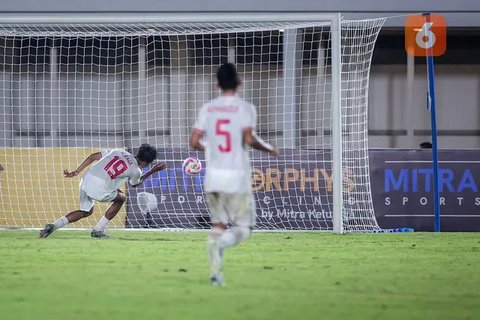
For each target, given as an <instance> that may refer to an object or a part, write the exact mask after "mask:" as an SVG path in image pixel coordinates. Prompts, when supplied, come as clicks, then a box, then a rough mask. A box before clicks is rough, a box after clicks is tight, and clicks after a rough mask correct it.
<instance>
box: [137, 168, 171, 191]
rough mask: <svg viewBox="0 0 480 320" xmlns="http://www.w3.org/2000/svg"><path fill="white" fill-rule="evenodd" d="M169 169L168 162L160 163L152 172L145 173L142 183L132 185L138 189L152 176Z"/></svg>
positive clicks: (141, 178) (141, 179)
mask: <svg viewBox="0 0 480 320" xmlns="http://www.w3.org/2000/svg"><path fill="white" fill-rule="evenodd" d="M165 169H167V163H166V162H160V163H156V164H155V165H154V166H153V167H152V168H151V169H150V170H148V171H147V172H145V173H144V174H143V175H142V176H141V177H140V182H139V183H136V184H132V186H133V187H137V186H139V185H141V184H142V183H143V181H145V180H146V179H147V178H148V177H150V176H151V175H152V174H154V173H155V172H158V171H162V170H165Z"/></svg>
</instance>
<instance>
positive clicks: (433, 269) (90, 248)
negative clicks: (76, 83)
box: [0, 230, 480, 320]
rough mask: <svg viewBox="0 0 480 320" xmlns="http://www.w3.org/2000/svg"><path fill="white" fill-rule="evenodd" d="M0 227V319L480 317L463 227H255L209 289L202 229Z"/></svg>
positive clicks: (473, 259)
mask: <svg viewBox="0 0 480 320" xmlns="http://www.w3.org/2000/svg"><path fill="white" fill-rule="evenodd" d="M111 234H112V235H113V237H114V239H109V240H97V239H91V238H90V235H89V232H87V231H63V232H62V231H60V232H56V233H55V234H53V235H52V236H51V237H50V238H48V239H38V238H37V232H34V231H13V230H9V231H0V256H1V259H0V317H1V319H5V320H6V319H129V320H131V319H198V320H200V319H347V318H348V319H475V318H476V319H478V317H479V316H478V315H479V314H480V290H479V288H480V273H479V264H480V238H479V237H478V234H471V233H470V234H469V233H443V234H433V233H413V234H358V235H333V234H328V233H270V234H265V233H263V234H262V233H260V234H254V236H253V237H252V238H251V239H250V240H249V241H247V242H246V243H244V244H242V245H240V246H239V247H237V248H235V249H233V250H229V251H227V252H226V263H225V280H226V284H227V286H226V287H224V288H218V287H211V286H210V285H209V282H208V264H207V260H206V255H205V251H206V249H205V237H206V234H205V233H165V232H124V231H123V232H122V231H112V232H111Z"/></svg>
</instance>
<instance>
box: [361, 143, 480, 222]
mask: <svg viewBox="0 0 480 320" xmlns="http://www.w3.org/2000/svg"><path fill="white" fill-rule="evenodd" d="M438 158H439V182H440V183H439V186H440V213H441V221H442V231H480V194H479V193H478V187H479V183H480V151H479V150H439V155H438ZM431 159H432V153H431V150H427V149H424V150H371V151H370V173H371V178H372V193H373V204H374V207H375V215H376V217H377V221H378V223H379V225H380V226H381V227H382V228H395V227H398V226H407V227H411V228H414V229H415V230H417V231H433V191H432V188H433V170H432V160H431Z"/></svg>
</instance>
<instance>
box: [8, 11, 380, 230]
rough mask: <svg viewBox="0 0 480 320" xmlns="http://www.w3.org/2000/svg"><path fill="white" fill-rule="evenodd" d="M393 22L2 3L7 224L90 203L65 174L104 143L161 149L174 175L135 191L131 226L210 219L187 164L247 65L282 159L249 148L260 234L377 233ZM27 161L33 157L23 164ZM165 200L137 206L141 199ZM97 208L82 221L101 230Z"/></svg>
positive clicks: (246, 77)
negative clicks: (381, 64) (376, 131)
mask: <svg viewBox="0 0 480 320" xmlns="http://www.w3.org/2000/svg"><path fill="white" fill-rule="evenodd" d="M384 21H385V19H369V20H358V21H348V20H342V19H341V16H340V14H337V13H249V14H245V13H216V14H207V13H175V14H172V13H153V14H141V15H140V14H133V13H132V14H129V13H119V14H117V13H115V14H114V13H96V14H91V13H88V14H85V13H75V14H68V13H67V14H66V13H48V14H47V13H38V14H37V13H35V14H17V13H11V14H10V13H0V82H1V84H2V89H0V113H1V114H2V115H1V116H0V123H2V125H1V128H0V165H2V166H3V167H4V169H5V170H4V171H1V172H0V182H1V186H0V226H3V227H40V226H42V224H45V223H47V222H49V221H51V220H52V219H53V218H55V217H59V216H61V215H63V214H66V213H67V212H69V211H72V210H75V209H76V208H77V207H78V182H79V181H78V180H67V179H64V178H62V175H61V173H62V170H63V169H64V168H74V167H75V166H77V165H78V163H79V162H81V161H82V160H83V157H85V156H87V155H88V154H89V153H90V152H93V151H98V150H99V149H104V148H106V149H110V148H123V149H126V150H129V151H131V152H135V151H136V148H137V147H138V146H139V145H140V144H141V143H144V142H148V143H151V144H152V145H155V146H156V147H157V148H158V150H159V159H160V160H165V161H167V163H168V164H169V169H168V170H166V171H164V172H161V173H159V174H157V175H154V176H153V177H152V178H151V179H149V180H148V181H146V182H145V183H144V185H143V186H141V187H139V188H138V189H134V188H131V187H128V186H127V185H126V186H125V191H126V192H127V204H126V206H125V207H124V208H123V210H122V212H121V213H120V217H117V218H116V220H115V224H114V225H115V227H119V228H188V229H198V228H207V227H208V211H207V208H206V204H205V198H204V196H203V192H202V182H203V177H204V171H202V172H201V174H200V175H198V176H194V177H189V176H185V175H184V174H183V173H182V171H181V163H182V161H183V159H184V158H187V157H188V156H191V155H193V156H195V155H196V156H198V157H199V158H200V159H204V158H203V155H202V154H199V153H196V152H192V151H190V150H189V149H188V135H189V133H190V128H191V126H192V124H193V121H194V119H195V116H196V114H197V112H198V110H199V108H200V107H201V106H202V104H203V103H204V102H206V101H208V100H209V99H211V98H213V97H215V96H217V95H218V93H219V92H218V89H216V87H215V71H216V68H217V67H218V66H219V65H220V64H221V63H224V62H227V61H231V62H235V63H236V65H237V68H238V71H239V73H240V75H241V77H242V79H243V86H242V88H241V90H240V92H239V94H240V95H241V96H242V97H244V98H245V99H246V100H247V101H249V102H251V103H253V104H254V105H255V106H256V107H257V108H258V109H257V111H258V126H257V128H256V129H257V131H258V133H259V134H260V135H261V136H263V137H264V138H265V139H266V140H268V141H270V142H272V143H273V144H275V145H277V146H278V147H279V148H280V150H281V153H280V156H279V157H278V158H271V157H268V156H265V155H262V154H260V153H257V152H251V157H252V163H253V171H252V187H253V190H254V192H255V195H256V202H257V215H258V224H257V226H258V228H259V229H268V230H333V231H334V232H336V233H344V232H355V231H375V230H378V229H379V227H378V224H377V222H376V219H375V215H374V211H373V203H372V196H371V190H370V175H369V164H368V112H367V111H368V109H367V108H368V78H369V72H370V63H371V58H372V52H373V49H374V45H375V40H376V37H377V35H378V33H379V31H380V29H381V27H382V25H383V23H384ZM25 164H26V165H25ZM206 167H207V168H206V170H208V164H207V166H206ZM145 193H147V194H151V195H154V198H155V199H156V200H157V205H156V206H153V207H152V208H154V209H152V210H149V211H145V210H140V206H139V203H138V200H137V195H138V194H145ZM95 208H96V209H95V210H96V211H95V212H96V213H95V215H94V216H92V217H89V218H87V219H85V220H84V221H81V222H80V223H78V224H76V225H74V226H77V227H78V226H80V227H89V226H92V225H93V224H94V222H95V220H96V219H98V217H99V216H100V215H101V214H102V211H103V210H104V209H105V206H104V205H102V204H100V205H98V206H97V205H96V206H95Z"/></svg>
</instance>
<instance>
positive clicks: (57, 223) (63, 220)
mask: <svg viewBox="0 0 480 320" xmlns="http://www.w3.org/2000/svg"><path fill="white" fill-rule="evenodd" d="M67 224H68V219H67V217H65V216H63V217H61V218H59V219H57V220H55V222H54V223H53V225H54V226H55V229H58V228H63V227H65V226H66V225H67Z"/></svg>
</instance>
